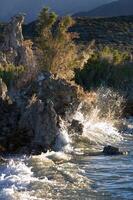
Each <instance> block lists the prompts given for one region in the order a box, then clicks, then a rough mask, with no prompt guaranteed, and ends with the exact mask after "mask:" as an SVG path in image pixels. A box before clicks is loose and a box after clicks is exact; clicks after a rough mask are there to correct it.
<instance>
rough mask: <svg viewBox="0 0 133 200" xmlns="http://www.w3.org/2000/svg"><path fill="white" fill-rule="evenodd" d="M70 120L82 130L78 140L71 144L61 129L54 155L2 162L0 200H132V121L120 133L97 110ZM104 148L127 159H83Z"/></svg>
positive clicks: (0, 165)
mask: <svg viewBox="0 0 133 200" xmlns="http://www.w3.org/2000/svg"><path fill="white" fill-rule="evenodd" d="M74 119H77V120H79V121H80V122H81V123H82V124H83V125H84V128H83V134H82V135H81V136H79V138H78V139H77V137H76V139H75V138H74V136H73V135H72V136H71V135H68V132H67V127H66V125H65V123H62V126H61V129H60V134H59V137H58V138H57V141H56V144H55V148H56V149H57V150H59V149H60V152H47V153H46V154H43V153H42V154H41V155H38V156H30V157H27V156H24V155H8V156H7V157H6V158H7V163H2V164H0V200H112V199H113V200H115V199H117V200H118V199H119V200H132V199H133V136H132V135H131V134H132V133H133V126H132V124H133V120H132V118H131V119H129V120H123V124H124V128H123V132H121V133H120V132H119V131H118V130H117V129H116V128H115V127H114V126H113V123H111V121H107V120H105V119H99V118H98V112H97V110H94V112H92V113H91V115H89V118H88V117H87V118H86V117H85V116H84V115H83V114H82V113H81V112H80V110H77V112H76V114H75V116H74ZM125 133H126V136H125V135H123V134H125ZM75 136H76V135H75ZM108 144H113V145H115V146H118V147H121V149H122V150H124V151H130V153H129V155H126V156H103V155H99V156H89V152H90V151H91V152H92V151H101V150H102V149H103V146H104V145H108Z"/></svg>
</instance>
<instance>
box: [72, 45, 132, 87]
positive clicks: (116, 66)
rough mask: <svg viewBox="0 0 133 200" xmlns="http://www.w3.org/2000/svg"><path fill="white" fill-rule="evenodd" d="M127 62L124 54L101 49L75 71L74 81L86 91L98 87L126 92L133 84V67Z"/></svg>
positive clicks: (126, 56)
mask: <svg viewBox="0 0 133 200" xmlns="http://www.w3.org/2000/svg"><path fill="white" fill-rule="evenodd" d="M127 60H128V55H127V54H126V53H120V52H119V51H118V50H114V51H112V50H111V49H109V48H106V49H103V50H102V51H101V52H99V53H97V54H95V55H94V56H93V57H92V58H91V59H90V60H89V61H88V63H87V64H86V65H85V66H84V68H83V69H76V70H75V81H76V83H78V84H80V85H82V86H83V88H84V89H86V90H90V89H92V88H93V89H94V88H98V87H100V86H106V87H112V88H115V89H121V90H126V88H127V87H130V86H131V83H133V66H132V65H131V64H129V63H128V62H127Z"/></svg>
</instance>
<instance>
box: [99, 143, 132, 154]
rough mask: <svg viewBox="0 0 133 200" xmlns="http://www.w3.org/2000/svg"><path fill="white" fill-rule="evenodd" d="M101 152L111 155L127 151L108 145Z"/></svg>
mask: <svg viewBox="0 0 133 200" xmlns="http://www.w3.org/2000/svg"><path fill="white" fill-rule="evenodd" d="M103 154H104V155H107V156H113V155H114V156H115V155H126V154H128V152H122V151H120V150H119V148H117V147H113V146H110V145H109V146H105V147H104V149H103Z"/></svg>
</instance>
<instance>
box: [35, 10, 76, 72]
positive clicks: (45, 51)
mask: <svg viewBox="0 0 133 200" xmlns="http://www.w3.org/2000/svg"><path fill="white" fill-rule="evenodd" d="M74 23H75V22H74V20H73V19H72V18H71V17H69V16H66V17H61V18H58V16H57V15H56V14H55V13H54V12H50V11H49V9H47V8H44V9H43V10H42V11H41V13H40V15H39V18H38V33H39V38H38V46H39V48H40V49H41V50H42V60H41V66H42V67H43V68H44V69H45V70H48V71H52V72H53V73H58V74H60V73H66V69H67V73H68V69H70V68H71V67H74V66H75V65H76V61H77V47H76V45H75V44H74V41H73V39H74V38H75V37H77V34H75V33H70V32H68V29H69V28H70V27H71V26H73V25H74Z"/></svg>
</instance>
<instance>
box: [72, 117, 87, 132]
mask: <svg viewBox="0 0 133 200" xmlns="http://www.w3.org/2000/svg"><path fill="white" fill-rule="evenodd" d="M83 128H84V126H83V124H82V123H80V122H79V121H78V120H75V119H74V120H72V123H71V127H70V129H71V130H73V132H75V133H78V134H80V135H82V133H83Z"/></svg>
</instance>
